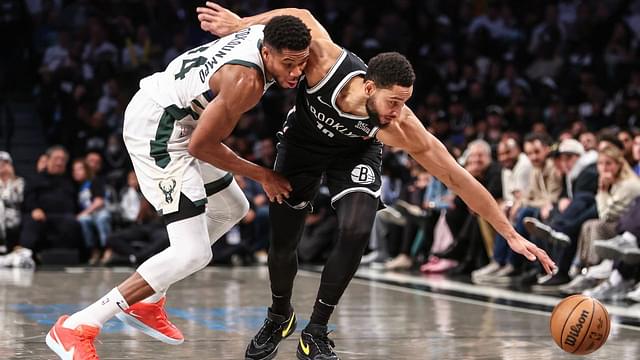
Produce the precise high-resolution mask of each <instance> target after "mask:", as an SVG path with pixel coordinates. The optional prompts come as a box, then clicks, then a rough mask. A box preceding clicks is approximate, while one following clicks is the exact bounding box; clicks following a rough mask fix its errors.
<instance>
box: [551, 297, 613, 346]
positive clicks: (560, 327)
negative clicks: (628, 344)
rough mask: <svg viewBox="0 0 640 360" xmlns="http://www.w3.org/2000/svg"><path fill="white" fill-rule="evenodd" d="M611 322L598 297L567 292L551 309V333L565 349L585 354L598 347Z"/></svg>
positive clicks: (604, 337)
mask: <svg viewBox="0 0 640 360" xmlns="http://www.w3.org/2000/svg"><path fill="white" fill-rule="evenodd" d="M610 326H611V322H610V319H609V313H608V312H607V309H606V308H605V307H604V305H602V304H601V303H600V302H599V301H598V300H596V299H594V298H591V297H588V296H584V295H572V296H569V297H567V298H565V299H563V300H562V301H560V303H558V305H556V307H555V308H554V309H553V312H552V313H551V336H553V340H554V341H555V342H556V344H558V346H560V348H561V349H562V350H564V351H566V352H569V353H572V354H576V355H586V354H590V353H592V352H594V351H596V350H598V349H599V348H600V347H601V346H602V345H603V344H604V343H605V342H606V341H607V337H609V329H610Z"/></svg>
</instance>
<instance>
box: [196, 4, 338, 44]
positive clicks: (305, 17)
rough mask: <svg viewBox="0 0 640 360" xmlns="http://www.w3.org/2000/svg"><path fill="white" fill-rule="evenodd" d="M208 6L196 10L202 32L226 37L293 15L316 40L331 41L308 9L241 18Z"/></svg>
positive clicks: (219, 6)
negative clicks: (276, 17)
mask: <svg viewBox="0 0 640 360" xmlns="http://www.w3.org/2000/svg"><path fill="white" fill-rule="evenodd" d="M205 4H206V6H200V7H198V8H197V9H196V11H197V12H198V20H199V21H200V27H201V28H202V30H204V31H207V32H210V33H212V34H214V35H217V36H225V35H229V34H231V33H234V32H236V31H238V30H241V29H244V28H246V27H249V26H251V25H258V24H263V25H264V24H266V23H268V22H269V20H271V18H273V17H275V16H280V15H291V16H295V17H297V18H299V19H300V20H302V22H304V24H305V25H306V26H307V27H308V28H309V29H310V30H311V38H312V39H314V40H329V41H331V36H329V33H328V32H327V30H326V29H325V28H324V27H323V26H322V24H320V23H319V22H318V20H316V18H314V17H313V15H312V14H311V12H310V11H309V10H307V9H298V8H283V9H275V10H271V11H267V12H264V13H261V14H258V15H254V16H248V17H244V18H241V17H239V16H238V15H237V14H235V13H234V12H232V11H231V10H229V9H227V8H225V7H223V6H221V5H219V4H217V3H215V2H213V1H207V2H206V3H205Z"/></svg>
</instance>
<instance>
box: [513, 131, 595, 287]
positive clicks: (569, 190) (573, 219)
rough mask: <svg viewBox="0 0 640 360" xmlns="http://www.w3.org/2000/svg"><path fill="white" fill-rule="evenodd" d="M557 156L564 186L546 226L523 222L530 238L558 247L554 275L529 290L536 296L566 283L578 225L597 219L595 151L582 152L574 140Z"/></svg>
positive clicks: (565, 143) (561, 147)
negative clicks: (556, 270)
mask: <svg viewBox="0 0 640 360" xmlns="http://www.w3.org/2000/svg"><path fill="white" fill-rule="evenodd" d="M557 156H558V161H559V164H560V170H561V172H562V174H563V175H564V177H565V183H564V187H563V191H562V194H561V197H560V200H559V201H558V204H557V206H556V207H555V209H554V210H553V212H552V214H551V216H550V218H549V222H548V225H547V224H544V223H542V222H541V221H540V220H538V219H536V218H526V219H525V220H524V222H525V226H526V227H527V230H528V231H529V233H530V234H532V235H533V236H535V237H538V238H540V239H543V240H546V241H549V242H551V243H555V244H558V245H560V246H559V247H558V249H557V251H556V254H555V256H554V258H555V259H557V261H558V265H559V266H558V272H557V274H555V275H552V276H544V277H542V278H540V279H539V280H538V284H537V285H534V286H533V287H532V289H533V290H534V291H538V292H548V291H556V290H557V289H558V287H559V286H561V285H563V284H566V283H568V282H569V280H570V278H569V270H570V268H571V265H572V261H573V256H574V254H575V252H576V247H577V238H578V235H579V234H580V229H581V228H582V224H583V223H584V222H585V221H587V220H589V219H594V218H597V217H598V210H597V207H596V203H595V195H596V192H597V190H598V170H597V167H596V162H597V159H598V153H597V152H596V151H595V150H590V151H585V150H584V147H583V146H582V144H581V143H580V142H579V141H577V140H575V139H565V140H563V141H562V142H561V143H560V145H559V146H558V152H557Z"/></svg>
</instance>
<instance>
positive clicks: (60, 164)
mask: <svg viewBox="0 0 640 360" xmlns="http://www.w3.org/2000/svg"><path fill="white" fill-rule="evenodd" d="M47 156H48V161H47V169H46V170H45V171H44V172H42V173H40V174H38V175H37V176H36V177H35V178H34V179H33V181H29V182H27V184H26V187H25V194H24V210H25V211H26V214H25V216H24V217H23V226H22V231H21V233H20V241H19V243H18V246H16V248H15V249H14V250H13V252H12V253H11V254H13V256H16V257H19V258H21V259H24V260H25V262H28V259H31V257H32V256H33V253H34V252H38V251H40V250H42V249H45V248H47V247H65V248H75V249H84V246H83V245H82V236H81V234H80V229H79V224H78V221H77V220H76V214H77V192H76V189H75V187H74V185H73V182H72V181H71V179H69V177H68V176H67V174H66V167H67V162H68V160H69V155H68V153H67V151H66V150H65V149H64V148H63V147H61V146H52V147H50V148H49V149H48V150H47Z"/></svg>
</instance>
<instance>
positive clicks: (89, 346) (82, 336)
mask: <svg viewBox="0 0 640 360" xmlns="http://www.w3.org/2000/svg"><path fill="white" fill-rule="evenodd" d="M68 317H69V315H63V316H61V317H60V318H59V319H58V321H56V323H55V325H53V327H52V328H51V330H49V333H48V334H47V337H46V342H47V346H49V348H50V349H51V350H53V351H54V352H55V353H56V354H57V355H58V356H59V357H60V359H62V360H99V359H100V358H98V354H97V353H96V348H95V347H94V346H93V341H94V340H95V339H96V336H98V333H99V332H100V329H98V328H97V327H94V326H88V325H80V326H78V327H77V328H75V329H67V328H66V327H63V326H62V324H64V321H65V320H67V318H68Z"/></svg>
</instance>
